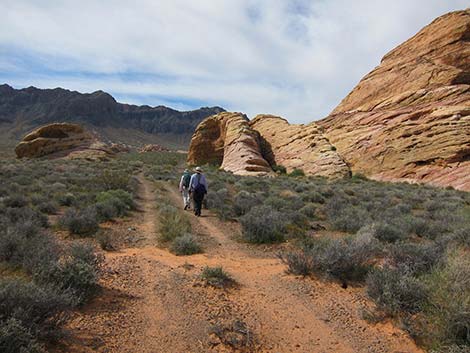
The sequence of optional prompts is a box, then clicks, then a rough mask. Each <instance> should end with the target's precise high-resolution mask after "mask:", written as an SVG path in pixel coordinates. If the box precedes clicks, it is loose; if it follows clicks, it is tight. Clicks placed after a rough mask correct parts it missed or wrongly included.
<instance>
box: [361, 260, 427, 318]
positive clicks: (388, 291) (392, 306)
mask: <svg viewBox="0 0 470 353" xmlns="http://www.w3.org/2000/svg"><path fill="white" fill-rule="evenodd" d="M367 294H368V295H369V296H370V297H371V298H372V299H373V300H374V301H375V303H376V304H377V307H378V308H379V309H381V310H383V311H384V312H385V313H386V314H388V315H392V316H396V315H400V314H401V313H403V312H405V313H409V314H415V313H417V312H418V311H420V310H421V309H422V307H423V305H424V304H425V303H426V297H427V291H426V288H425V286H424V285H423V283H421V282H420V281H419V280H417V279H416V278H414V277H413V276H410V275H408V274H407V273H406V272H401V271H398V270H394V269H390V268H384V269H376V270H374V271H372V272H371V273H370V274H369V276H368V277H367Z"/></svg>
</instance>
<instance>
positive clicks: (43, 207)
mask: <svg viewBox="0 0 470 353" xmlns="http://www.w3.org/2000/svg"><path fill="white" fill-rule="evenodd" d="M36 207H37V209H38V210H39V211H40V212H42V213H46V214H56V213H57V211H58V209H59V207H58V206H57V204H56V203H55V202H54V201H45V202H41V203H39V204H38V205H37V206H36Z"/></svg>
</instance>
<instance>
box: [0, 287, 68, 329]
mask: <svg viewBox="0 0 470 353" xmlns="http://www.w3.org/2000/svg"><path fill="white" fill-rule="evenodd" d="M73 304H74V300H73V297H71V296H70V295H69V294H67V293H60V292H58V291H57V290H55V289H51V288H46V287H40V286H38V285H36V284H34V283H31V282H26V281H24V280H20V279H0V318H1V319H2V320H9V319H15V320H17V321H18V322H19V323H20V325H21V326H23V327H24V328H25V329H26V330H28V331H29V332H31V334H32V335H34V336H39V337H50V336H51V335H53V334H54V333H55V332H56V330H57V328H58V325H59V324H60V323H61V322H62V320H63V318H64V315H65V312H66V310H68V309H69V308H71V307H72V306H73Z"/></svg>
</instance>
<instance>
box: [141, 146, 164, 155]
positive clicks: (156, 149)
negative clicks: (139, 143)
mask: <svg viewBox="0 0 470 353" xmlns="http://www.w3.org/2000/svg"><path fill="white" fill-rule="evenodd" d="M168 151H169V149H168V148H166V147H163V146H161V145H158V144H150V145H145V146H144V147H142V148H141V149H140V150H139V153H145V152H168Z"/></svg>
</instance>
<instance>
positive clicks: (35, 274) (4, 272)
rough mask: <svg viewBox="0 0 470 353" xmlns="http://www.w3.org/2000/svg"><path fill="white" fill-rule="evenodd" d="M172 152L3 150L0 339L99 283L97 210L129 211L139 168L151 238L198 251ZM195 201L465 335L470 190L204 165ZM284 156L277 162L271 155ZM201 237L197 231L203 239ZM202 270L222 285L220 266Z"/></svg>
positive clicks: (300, 270)
mask: <svg viewBox="0 0 470 353" xmlns="http://www.w3.org/2000/svg"><path fill="white" fill-rule="evenodd" d="M184 158H185V156H184V155H181V154H176V153H146V154H134V153H129V154H125V155H122V156H121V157H119V158H118V159H116V160H113V161H110V162H106V163H96V162H87V161H66V160H61V161H59V160H57V161H45V160H36V161H32V160H30V161H18V160H5V161H4V163H2V165H1V166H0V177H1V179H2V184H1V185H0V274H1V276H0V277H1V278H0V345H1V347H2V348H3V347H6V348H5V349H6V352H17V351H20V350H23V351H28V352H43V351H44V350H45V348H44V347H45V345H44V343H45V342H49V341H54V340H56V339H58V338H60V337H61V335H62V331H61V326H62V324H63V323H64V321H65V320H66V319H67V317H68V315H69V313H70V312H71V311H72V310H74V308H77V307H80V306H82V305H84V304H86V303H87V301H89V300H90V298H92V297H93V296H94V295H96V293H97V292H98V291H99V278H100V273H101V270H102V267H103V250H113V249H114V248H115V246H114V244H113V238H112V237H110V236H109V234H107V233H105V232H103V231H102V228H103V224H105V223H106V222H113V220H116V219H118V218H122V217H129V216H132V212H133V210H135V209H136V204H137V200H136V197H137V192H138V190H139V187H140V186H139V181H138V179H137V178H136V176H137V175H138V174H140V175H143V176H145V177H146V178H147V179H148V180H150V181H151V182H152V184H151V185H152V186H154V188H155V195H156V198H157V199H156V205H155V214H156V217H157V218H156V220H155V223H156V224H157V228H156V231H155V237H156V238H155V239H156V241H157V242H158V243H159V244H160V245H161V246H162V247H163V248H165V249H168V251H170V252H172V253H173V254H175V255H178V256H185V255H192V254H196V253H200V252H202V251H203V248H202V246H201V244H200V243H199V240H198V237H197V235H196V234H194V230H193V227H192V225H191V224H192V221H191V218H190V217H191V213H189V212H184V211H183V210H182V209H181V208H180V207H177V205H175V202H174V200H173V199H172V197H171V195H170V191H169V188H176V186H177V183H178V181H179V177H180V174H179V173H180V172H181V169H182V166H183V165H184V164H183V163H184ZM204 169H205V171H206V174H207V177H208V181H209V193H208V195H207V198H206V206H207V207H208V208H209V209H211V210H212V211H213V213H214V214H215V215H217V217H218V218H220V219H221V220H222V221H230V222H233V221H236V222H238V223H239V226H240V235H239V237H235V238H236V239H237V240H238V241H240V242H241V243H242V244H243V243H249V244H250V245H249V246H250V247H257V246H258V244H270V245H269V246H268V247H265V249H268V250H269V251H272V253H273V254H277V255H278V257H279V258H280V259H281V261H282V262H283V263H284V264H285V268H286V271H287V272H288V273H291V274H293V275H296V276H304V277H307V276H308V277H312V278H314V279H315V280H324V281H333V282H336V283H338V285H340V286H343V287H344V288H347V287H349V286H355V287H359V288H363V291H364V293H365V295H367V296H368V297H369V298H370V300H371V302H373V303H374V307H373V309H370V308H368V309H367V311H365V312H364V318H365V319H367V320H369V321H371V322H376V321H380V320H387V319H392V320H395V322H396V323H397V324H398V325H400V326H401V327H403V328H405V329H406V330H407V331H408V332H409V333H410V334H411V335H412V336H413V337H414V338H415V340H416V341H417V342H418V343H419V344H421V345H422V346H423V347H425V348H427V349H429V350H430V351H432V350H435V351H436V352H464V351H466V350H468V347H469V345H470V340H469V332H470V318H469V316H468V312H469V310H470V307H469V302H468V298H469V297H470V255H469V246H470V240H469V239H470V233H469V230H470V195H469V194H468V193H465V192H459V191H456V190H453V189H439V188H433V187H429V186H422V185H410V184H389V183H380V182H375V181H372V180H368V179H367V178H365V177H363V176H361V175H357V176H353V178H352V179H349V180H334V181H329V180H327V179H324V178H318V177H307V176H305V175H303V173H301V172H295V173H290V174H286V173H280V175H279V176H278V177H276V178H263V177H240V176H236V175H233V174H230V173H225V172H221V171H218V170H216V169H214V168H212V167H210V166H205V167H204ZM279 169H280V170H282V166H279ZM204 246H206V245H205V243H204ZM198 276H199V279H200V280H201V281H203V282H204V283H205V284H207V285H209V286H214V287H219V288H224V287H227V286H232V285H233V284H234V283H235V282H234V280H233V278H232V276H231V275H230V274H229V273H227V272H226V271H225V270H224V269H223V268H222V267H205V268H203V269H202V271H201V272H200V273H199V275H198Z"/></svg>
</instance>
